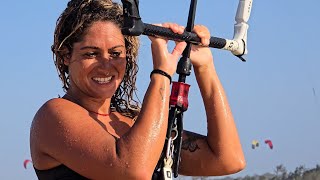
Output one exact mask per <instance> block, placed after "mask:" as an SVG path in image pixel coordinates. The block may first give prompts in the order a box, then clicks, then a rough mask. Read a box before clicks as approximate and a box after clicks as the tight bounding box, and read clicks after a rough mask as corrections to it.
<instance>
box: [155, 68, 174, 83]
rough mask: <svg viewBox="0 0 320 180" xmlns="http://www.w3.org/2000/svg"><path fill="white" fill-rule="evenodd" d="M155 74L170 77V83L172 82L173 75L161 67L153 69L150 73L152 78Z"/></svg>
mask: <svg viewBox="0 0 320 180" xmlns="http://www.w3.org/2000/svg"><path fill="white" fill-rule="evenodd" d="M153 74H158V75H162V76H164V77H166V78H168V79H169V81H170V84H171V82H172V79H171V76H170V75H169V74H168V73H167V72H165V71H162V70H161V69H154V70H153V71H151V73H150V78H151V77H152V75H153Z"/></svg>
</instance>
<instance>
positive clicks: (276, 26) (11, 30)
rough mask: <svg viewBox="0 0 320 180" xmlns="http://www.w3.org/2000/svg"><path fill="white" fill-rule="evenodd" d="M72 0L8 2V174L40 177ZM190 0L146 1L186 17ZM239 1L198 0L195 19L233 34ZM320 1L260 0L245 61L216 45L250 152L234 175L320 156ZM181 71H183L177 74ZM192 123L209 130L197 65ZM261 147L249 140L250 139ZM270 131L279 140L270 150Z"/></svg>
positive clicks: (3, 29) (151, 16)
mask: <svg viewBox="0 0 320 180" xmlns="http://www.w3.org/2000/svg"><path fill="white" fill-rule="evenodd" d="M66 3H67V1H66V0H62V1H50V2H48V1H40V0H38V1H36V0H30V1H21V0H20V1H19V0H18V1H3V2H2V3H1V7H2V8H1V11H0V53H1V56H0V57H1V62H2V65H1V66H0V75H1V77H2V83H1V89H0V92H1V93H0V99H1V103H0V113H1V122H2V124H1V126H0V142H1V153H0V159H1V161H2V163H1V164H0V179H28V180H29V179H30V180H33V179H36V176H35V174H34V171H33V169H32V167H31V166H29V167H28V169H24V168H23V166H22V163H23V160H24V159H26V158H29V157H30V150H29V128H30V124H31V121H32V118H33V116H34V114H35V112H36V111H37V109H38V108H39V107H40V106H41V105H42V104H43V103H44V102H45V101H46V100H48V99H50V98H53V97H57V96H58V95H63V91H62V88H61V83H60V81H59V79H58V76H57V73H56V70H55V67H54V64H53V60H52V54H51V52H50V46H51V44H52V40H53V31H54V26H55V22H56V19H57V18H58V16H59V14H60V13H61V12H62V10H63V9H64V7H65V5H66ZM189 3H190V1H185V0H174V1H172V0H162V1H154V0H149V1H147V0H140V14H141V17H142V20H143V21H144V22H146V23H161V22H176V23H179V24H181V25H186V22H187V15H188V9H189ZM237 4H238V0H232V1H231V0H230V1H222V0H199V1H198V7H197V17H196V22H195V23H196V24H203V25H206V26H207V27H208V28H209V29H210V31H211V33H212V35H214V36H217V37H223V38H229V39H230V38H232V36H233V24H234V16H235V12H236V8H237ZM319 7H320V1H318V0H304V1H298V0H291V1H277V0H268V1H262V0H254V1H253V9H252V13H251V17H250V20H249V25H250V27H249V32H248V33H249V34H248V50H249V54H248V55H247V56H246V59H247V62H245V63H244V62H241V61H240V60H238V59H237V58H236V57H234V56H233V55H232V54H231V53H230V52H227V51H223V50H217V49H212V52H213V53H214V58H215V65H216V68H217V71H218V73H219V77H220V79H221V81H222V83H223V85H224V88H225V91H226V93H227V95H228V98H229V103H230V105H231V108H232V111H233V114H234V117H235V121H236V124H237V127H238V132H239V135H240V138H241V143H242V145H243V149H244V153H245V156H246V160H247V167H246V169H245V170H243V171H242V172H240V173H238V174H235V175H233V176H244V175H253V174H262V173H264V172H272V171H274V169H275V167H276V166H277V165H279V164H283V165H284V166H285V167H287V169H288V170H289V171H292V170H294V168H295V167H297V166H299V165H304V166H305V167H307V168H313V167H315V165H316V164H320V155H319V149H320V141H319V140H318V139H317V137H319V127H320V121H319V120H320V111H319V109H320V80H319V78H318V77H320V70H319V68H320V61H319V60H320V58H319V55H318V52H319V49H318V43H319V40H320V38H319V34H318V33H319V32H320V26H319V23H318V22H319V18H320V15H319V13H317V12H318V8H319ZM141 41H142V42H141V49H140V56H139V65H140V72H139V77H138V80H137V83H138V90H139V92H138V95H139V97H140V99H141V100H142V99H143V94H144V92H145V90H146V88H147V85H148V82H149V73H150V71H151V70H152V64H151V53H150V49H149V45H150V42H149V40H148V39H147V37H144V36H142V37H141ZM174 80H177V78H174ZM187 83H188V84H190V85H191V88H190V94H189V109H188V111H186V112H185V115H184V122H185V129H187V130H192V131H195V132H198V133H200V134H206V122H205V117H204V109H203V106H202V105H201V97H200V93H199V90H198V89H197V86H196V82H195V78H194V76H193V74H192V75H191V76H190V77H188V78H187ZM254 139H256V140H258V141H259V142H260V147H259V148H257V149H255V150H253V149H251V141H252V140H254ZM265 139H271V140H272V141H273V144H274V149H273V150H270V149H269V148H268V147H267V145H266V144H264V142H263V141H264V140H265Z"/></svg>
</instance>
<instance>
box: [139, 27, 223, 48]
mask: <svg viewBox="0 0 320 180" xmlns="http://www.w3.org/2000/svg"><path fill="white" fill-rule="evenodd" d="M143 24H144V31H143V33H142V34H144V35H147V36H160V37H165V38H168V39H170V40H175V41H185V42H190V43H192V44H197V45H199V44H200V42H201V40H200V38H199V37H198V36H197V34H195V33H192V32H186V31H185V32H184V33H183V34H177V33H174V32H172V31H171V30H170V29H168V28H165V27H161V26H156V25H152V24H147V23H143ZM225 45H226V40H225V39H222V38H218V37H211V38H210V44H209V47H212V48H218V49H222V48H223V47H225Z"/></svg>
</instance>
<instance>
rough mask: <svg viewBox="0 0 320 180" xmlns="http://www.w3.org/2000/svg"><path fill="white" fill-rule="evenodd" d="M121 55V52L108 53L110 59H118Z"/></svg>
mask: <svg viewBox="0 0 320 180" xmlns="http://www.w3.org/2000/svg"><path fill="white" fill-rule="evenodd" d="M121 54H122V52H119V51H113V52H111V53H110V55H111V57H114V58H116V57H120V55H121Z"/></svg>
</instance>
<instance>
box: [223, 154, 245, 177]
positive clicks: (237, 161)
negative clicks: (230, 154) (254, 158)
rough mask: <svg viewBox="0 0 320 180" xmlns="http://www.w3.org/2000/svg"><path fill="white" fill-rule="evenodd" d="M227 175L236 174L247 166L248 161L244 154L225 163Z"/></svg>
mask: <svg viewBox="0 0 320 180" xmlns="http://www.w3.org/2000/svg"><path fill="white" fill-rule="evenodd" d="M223 167H224V168H223V169H224V172H225V175H228V174H235V173H238V172H240V171H242V170H243V169H244V168H245V167H246V161H245V159H244V157H243V156H240V157H239V156H238V157H236V158H233V159H232V160H230V161H228V162H225V163H224V164H223Z"/></svg>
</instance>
